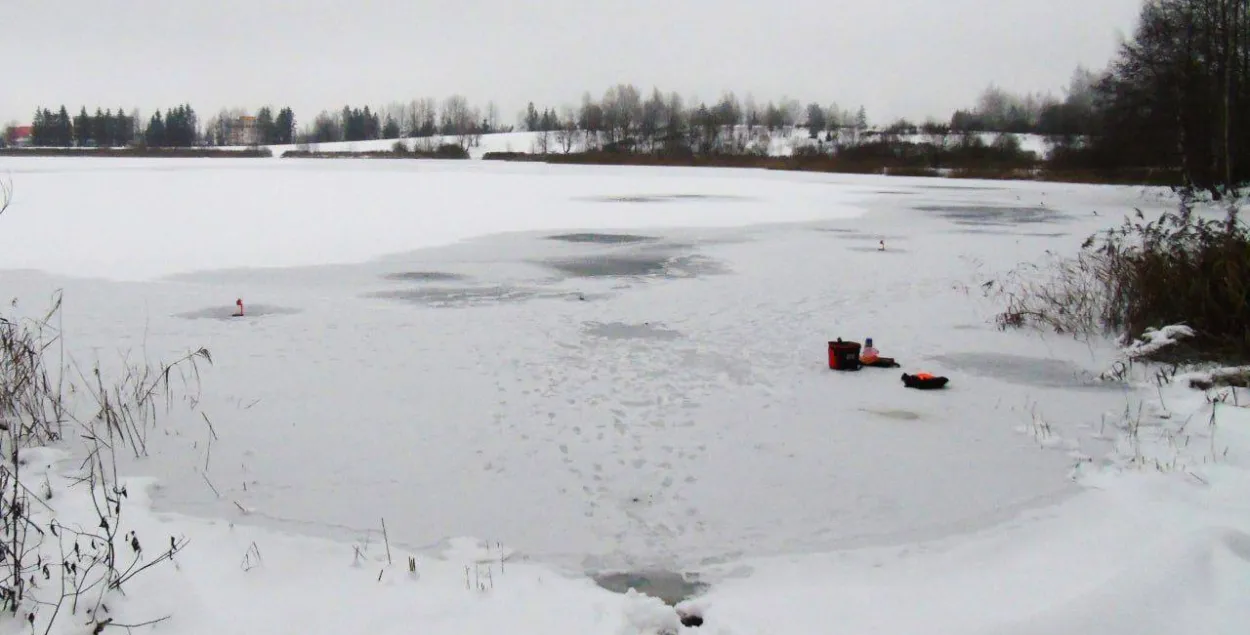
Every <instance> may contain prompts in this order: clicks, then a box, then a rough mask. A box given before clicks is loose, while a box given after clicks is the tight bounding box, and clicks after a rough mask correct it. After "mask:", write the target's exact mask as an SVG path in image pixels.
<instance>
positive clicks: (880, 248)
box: [877, 240, 885, 251]
mask: <svg viewBox="0 0 1250 635" xmlns="http://www.w3.org/2000/svg"><path fill="white" fill-rule="evenodd" d="M877 251H885V240H882V241H881V242H880V243H878V244H877Z"/></svg>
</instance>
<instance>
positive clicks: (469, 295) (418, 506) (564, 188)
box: [0, 157, 1164, 570]
mask: <svg viewBox="0 0 1250 635" xmlns="http://www.w3.org/2000/svg"><path fill="white" fill-rule="evenodd" d="M0 172H7V173H8V174H10V175H11V178H12V180H13V182H14V185H15V189H16V193H17V198H16V200H15V204H14V207H13V208H12V209H11V210H10V211H9V212H8V213H7V214H6V216H5V217H4V218H3V220H2V221H0V223H2V225H0V226H2V227H3V228H4V229H3V231H2V232H0V268H3V269H5V271H3V272H2V273H0V284H2V285H3V288H4V290H5V292H6V294H7V295H9V296H16V297H21V298H22V303H23V306H24V307H26V308H27V309H28V310H30V311H32V312H36V311H38V310H40V309H42V308H43V306H44V305H43V304H42V302H41V301H42V299H43V298H46V297H47V294H48V293H49V292H50V291H51V290H52V289H54V288H63V289H64V290H65V298H66V303H65V314H64V328H65V331H66V334H67V338H68V339H67V344H68V346H70V347H71V348H72V350H71V352H72V353H73V355H74V357H75V358H76V359H77V360H78V361H79V362H81V363H90V362H91V361H93V360H94V359H95V358H96V357H97V356H98V357H99V358H100V359H101V360H102V361H103V362H104V363H106V364H113V363H116V362H117V361H118V360H119V359H120V356H121V355H122V354H124V353H125V352H126V351H127V350H129V351H131V352H132V354H140V351H142V350H146V352H147V354H148V355H149V356H151V357H153V358H157V357H160V358H164V359H171V358H173V357H175V356H177V355H179V354H182V353H184V352H185V351H186V350H188V349H193V348H196V347H199V346H205V347H207V348H209V349H210V350H211V351H212V354H213V358H214V361H215V363H214V365H213V366H212V367H209V368H206V369H205V372H204V376H203V400H202V402H201V409H202V410H203V411H204V412H205V413H206V414H207V415H208V416H209V417H210V418H211V420H212V422H213V425H214V428H215V430H216V434H217V437H218V438H217V439H216V440H215V441H212V442H211V450H210V449H209V448H210V444H209V431H208V430H207V427H206V425H205V424H204V422H203V419H202V418H201V417H200V415H199V414H198V413H187V412H184V411H179V410H175V412H174V413H173V414H172V415H171V416H172V417H173V419H171V420H170V421H169V422H168V425H167V426H166V428H165V431H162V432H159V433H157V434H156V435H154V437H153V441H152V443H153V445H152V456H150V457H148V458H146V459H143V460H142V461H138V462H132V463H129V464H128V465H127V466H126V467H127V469H128V470H129V471H132V472H134V473H141V474H150V475H154V476H157V477H159V479H160V483H161V485H160V489H159V490H158V492H157V493H156V504H157V505H158V507H160V508H162V509H167V510H172V511H179V512H187V513H190V514H194V515H200V516H208V517H226V518H231V519H233V520H235V521H236V522H253V523H262V524H266V525H274V526H279V527H282V528H286V529H292V530H297V531H301V532H308V533H312V534H318V535H328V536H332V537H342V538H345V539H356V538H357V537H359V536H362V535H363V534H364V533H365V532H368V531H372V530H375V529H376V528H377V527H378V526H379V524H380V522H381V519H382V518H383V517H385V519H386V524H387V527H388V530H389V533H390V538H391V540H392V542H394V543H397V544H402V545H407V546H410V547H413V548H422V547H429V546H435V545H440V544H443V543H444V541H445V540H447V539H449V538H452V537H456V536H464V535H471V536H478V537H481V538H483V539H488V540H490V541H499V542H501V543H503V544H505V545H508V546H511V547H512V548H515V549H517V550H518V551H519V552H520V553H521V554H523V555H524V556H527V557H529V558H531V559H533V560H537V561H542V562H547V563H552V564H555V565H558V566H562V567H568V568H570V569H576V570H611V569H631V568H632V569H638V568H644V567H659V568H670V569H698V568H699V567H701V566H707V565H711V564H715V563H720V562H725V561H729V560H733V559H736V558H741V557H748V556H750V557H754V556H765V555H775V554H786V553H804V552H814V551H827V550H830V549H837V548H845V547H856V546H869V545H889V544H901V543H910V542H915V541H919V540H924V539H929V538H937V537H942V536H947V535H951V534H955V533H964V532H969V531H973V530H976V529H979V528H983V527H986V526H989V525H992V524H995V523H999V522H1002V521H1004V520H1007V519H1009V518H1011V517H1012V516H1013V515H1015V514H1017V513H1018V512H1020V511H1021V510H1024V509H1029V508H1032V507H1036V506H1039V505H1044V504H1049V503H1053V502H1055V501H1057V500H1059V499H1061V498H1063V497H1065V496H1067V495H1069V494H1071V493H1073V492H1074V491H1075V489H1076V487H1075V485H1074V484H1073V483H1072V482H1071V480H1070V478H1069V474H1070V472H1071V470H1072V468H1073V466H1074V465H1076V464H1077V463H1079V462H1081V461H1083V460H1085V459H1086V458H1088V457H1099V456H1102V455H1103V453H1104V452H1105V450H1106V445H1105V442H1104V441H1101V440H1099V438H1098V436H1099V435H1098V434H1097V433H1098V432H1099V428H1100V425H1101V422H1102V417H1103V415H1104V413H1122V412H1123V411H1124V410H1125V408H1126V407H1132V405H1133V404H1135V403H1136V402H1135V399H1136V397H1135V396H1134V395H1132V394H1130V393H1127V392H1124V391H1123V390H1121V389H1116V388H1108V387H1106V386H1105V385H1099V384H1097V383H1095V382H1093V381H1092V375H1093V374H1096V373H1097V372H1099V371H1100V370H1102V369H1103V367H1104V366H1103V365H1104V364H1105V362H1106V361H1107V360H1108V355H1109V352H1108V349H1107V347H1106V346H1105V345H1104V344H1103V343H1092V344H1085V343H1080V342H1075V341H1071V340H1067V339H1063V338H1058V337H1049V338H1041V337H1038V336H1036V335H1032V334H1028V333H1003V332H999V331H998V330H996V329H995V327H994V326H993V323H992V318H993V315H994V312H995V311H996V310H997V309H998V308H999V307H998V306H996V305H995V304H993V303H992V302H989V301H987V300H986V299H985V298H983V296H982V294H981V291H980V287H979V285H980V283H981V282H984V281H987V280H989V279H992V278H993V277H995V276H996V275H999V274H1001V273H1003V272H1004V271H1006V270H1007V269H1009V268H1011V267H1013V266H1014V265H1016V264H1017V263H1019V262H1021V261H1025V260H1032V259H1036V258H1038V257H1040V256H1042V255H1043V254H1044V253H1046V252H1047V250H1051V251H1058V252H1072V251H1074V250H1075V249H1076V248H1077V247H1078V246H1079V244H1080V242H1081V241H1082V240H1083V239H1084V238H1085V237H1086V236H1087V235H1088V234H1089V233H1091V232H1092V231H1095V230H1097V229H1098V228H1100V227H1102V226H1103V223H1106V224H1114V223H1117V222H1118V220H1119V219H1120V218H1122V216H1123V214H1126V213H1129V212H1131V211H1132V209H1133V208H1134V207H1143V208H1151V207H1158V206H1162V205H1164V204H1163V203H1160V202H1158V201H1156V200H1154V199H1153V198H1151V197H1150V196H1149V195H1147V194H1144V193H1143V191H1142V190H1140V189H1134V188H1112V187H1093V186H1076V185H1060V184H1020V183H991V182H972V181H969V182H964V181H946V180H925V179H899V178H890V179H886V178H880V177H864V176H849V175H819V174H789V173H766V172H758V171H738V170H723V169H721V170H698V169H653V168H588V167H549V166H541V165H518V164H490V163H484V162H471V163H470V162H425V161H414V162H402V161H385V162H382V161H379V162H370V161H350V160H348V161H308V162H299V161H292V160H225V159H212V160H202V161H201V160H185V161H183V160H121V159H112V160H98V159H97V160H88V159H84V160H79V159H20V160H19V159H13V158H8V157H6V158H2V159H0ZM1095 211H1097V212H1098V215H1094V213H1093V212H1095ZM882 242H884V245H885V250H884V251H881V250H880V246H881V244H882ZM49 244H55V245H56V248H55V249H49V248H48V245H49ZM17 269H20V270H17ZM29 270H42V271H45V272H48V273H47V274H41V273H35V272H32V271H29ZM236 298H242V299H243V300H244V302H245V303H246V306H247V307H248V309H249V316H248V317H246V318H243V319H232V318H230V317H229V314H230V312H231V311H232V310H233V309H234V302H235V299H236ZM837 337H843V338H847V339H852V340H861V341H862V339H863V338H864V337H872V338H873V339H874V341H875V343H876V345H877V347H878V348H880V349H881V350H882V354H884V355H888V356H892V357H895V358H897V359H898V361H899V362H900V363H901V364H902V368H901V369H865V370H863V371H861V372H858V373H834V372H831V371H829V370H828V368H827V366H826V358H825V356H826V350H825V349H826V342H827V341H828V340H831V339H835V338H837ZM920 370H926V371H929V372H933V373H935V374H943V375H946V376H948V377H950V378H951V384H950V388H949V389H948V390H946V391H941V392H920V391H912V390H907V389H905V388H903V386H902V383H901V381H900V380H899V375H900V373H901V372H902V371H907V372H916V371H920ZM206 466H207V467H206ZM210 482H211V483H212V487H210V486H209V485H208V483H210ZM214 488H215V491H214ZM240 507H241V508H245V509H248V510H251V513H249V514H247V515H243V514H241V513H240Z"/></svg>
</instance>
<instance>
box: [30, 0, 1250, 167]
mask: <svg viewBox="0 0 1250 635" xmlns="http://www.w3.org/2000/svg"><path fill="white" fill-rule="evenodd" d="M1064 92H1065V95H1064V96H1063V97H1062V98H1058V97H1054V96H1052V95H1045V94H1027V95H1015V94H1012V93H1009V92H1007V91H1005V90H1002V89H1000V88H998V87H996V86H993V85H991V86H990V87H989V88H987V89H986V90H985V91H984V92H983V93H982V94H981V95H980V96H979V98H978V99H977V100H976V102H975V105H974V106H972V107H969V108H964V109H958V110H956V111H955V112H954V113H953V114H952V115H951V117H950V118H949V120H947V121H937V120H933V119H930V120H927V121H925V122H923V123H919V124H917V123H915V122H911V121H907V120H905V119H900V120H896V121H893V122H886V123H881V124H878V125H876V126H870V125H869V119H868V113H867V112H866V111H865V110H864V108H862V107H860V108H858V109H856V110H847V109H843V108H841V107H840V106H838V105H837V104H824V105H822V104H819V103H808V104H807V105H806V106H804V105H802V103H801V102H800V101H798V100H796V99H789V98H786V99H782V100H780V101H768V102H765V103H760V102H757V101H756V100H755V99H753V98H752V97H751V96H750V95H748V96H747V97H746V98H745V99H739V98H738V97H737V96H736V95H735V94H734V93H733V92H725V93H724V94H723V95H721V97H720V98H719V99H717V100H716V101H714V102H712V103H707V102H704V101H699V102H697V103H694V102H693V100H692V101H691V102H690V103H687V101H686V100H685V99H683V98H682V97H681V96H680V95H679V94H678V93H676V92H668V93H664V92H661V91H660V90H659V89H658V88H655V89H652V91H651V92H650V93H649V94H646V95H644V94H643V92H642V91H640V90H639V89H638V88H637V87H636V86H634V85H632V84H618V85H615V86H612V87H610V88H608V89H607V90H606V91H605V92H604V93H603V95H602V96H601V97H599V98H598V99H596V98H594V97H592V96H591V95H590V93H585V94H584V95H583V97H582V99H581V103H580V104H578V105H567V104H566V105H564V106H561V107H559V108H556V107H552V106H544V107H539V106H537V105H535V104H534V103H532V102H531V103H529V104H528V105H527V106H526V108H525V109H524V110H523V111H522V112H521V113H519V114H518V116H517V123H518V124H519V126H518V127H519V128H520V129H523V130H528V131H534V132H538V133H544V134H540V135H537V146H536V147H535V148H534V150H535V151H538V152H542V153H547V152H551V151H561V152H565V153H568V152H572V151H574V150H578V151H592V152H593V151H613V152H634V153H637V152H649V153H663V152H688V153H695V154H718V153H720V154H733V153H749V152H755V151H758V147H759V144H758V143H756V141H758V139H759V137H760V136H761V135H767V134H768V133H771V132H773V131H776V130H789V129H793V128H795V127H804V128H806V132H807V134H808V135H809V136H810V137H811V138H812V139H814V140H816V141H817V144H815V145H816V148H817V151H818V152H827V153H831V154H832V153H837V152H840V151H843V150H844V149H846V148H847V147H848V146H860V145H863V144H865V143H867V144H873V143H888V142H890V140H892V139H897V138H898V136H900V135H921V136H922V139H921V140H919V141H917V140H916V139H912V140H911V141H912V142H913V143H914V142H919V143H926V142H928V143H934V142H940V143H945V142H946V141H945V140H946V139H947V138H948V137H949V136H950V135H965V136H966V134H967V133H973V132H992V133H1032V134H1038V135H1043V136H1045V137H1046V138H1047V139H1048V140H1050V142H1051V144H1052V146H1053V148H1052V151H1051V153H1050V154H1051V159H1050V161H1051V163H1052V164H1055V165H1063V166H1066V167H1070V168H1074V169H1094V170H1113V169H1117V168H1121V167H1141V168H1167V169H1173V170H1178V171H1180V172H1181V173H1182V175H1183V178H1184V180H1185V183H1186V184H1189V185H1195V186H1197V187H1199V188H1202V189H1207V190H1212V191H1214V190H1216V189H1219V188H1224V189H1228V188H1231V187H1232V186H1233V185H1235V184H1236V183H1239V182H1242V181H1245V180H1247V179H1250V163H1248V162H1247V161H1246V160H1245V158H1244V157H1246V155H1247V151H1248V150H1250V125H1248V124H1250V0H1145V2H1144V3H1143V7H1142V10H1141V13H1140V15H1139V19H1138V24H1137V26H1136V29H1135V31H1134V33H1133V37H1132V38H1130V39H1129V40H1127V41H1126V42H1124V43H1122V44H1121V46H1120V47H1119V50H1118V51H1117V52H1116V54H1115V55H1114V57H1113V59H1112V60H1111V61H1110V63H1109V65H1108V66H1107V67H1106V68H1105V69H1103V70H1102V71H1097V72H1095V71H1091V70H1088V69H1085V68H1078V69H1076V71H1075V72H1074V73H1073V76H1072V79H1071V81H1070V83H1069V85H1068V86H1067V87H1066V89H1065V91H1064ZM245 114H246V113H245V111H241V110H236V111H224V110H223V111H222V112H221V113H219V114H218V115H217V116H215V117H213V118H212V119H210V120H209V121H208V122H207V123H206V124H205V125H204V126H200V125H199V120H198V117H197V116H196V114H195V111H194V110H193V109H192V108H191V107H190V106H189V105H183V106H179V107H177V108H174V109H170V110H167V111H166V112H165V113H164V115H163V116H162V114H161V113H160V112H159V111H158V112H157V113H156V114H154V115H152V117H151V118H150V119H149V120H148V121H147V122H146V125H144V126H140V125H138V122H139V118H138V113H137V111H132V112H131V114H130V115H125V114H123V112H122V110H121V109H118V110H117V111H116V112H114V111H112V110H105V111H103V112H101V111H100V110H99V109H96V111H95V114H94V115H91V114H88V112H87V109H86V108H83V109H82V110H81V111H80V113H79V114H78V115H77V116H76V117H70V115H69V114H68V112H67V111H66V109H65V108H64V107H62V108H61V109H60V110H59V111H58V112H56V113H53V112H51V111H49V110H46V109H41V110H39V111H37V112H36V115H35V123H34V128H35V130H34V135H33V136H34V137H35V139H34V141H35V143H36V144H37V145H48V146H74V145H88V144H94V145H103V146H125V145H132V144H142V145H148V146H188V145H232V143H231V141H232V140H234V139H235V136H234V135H232V131H233V129H234V127H235V126H237V125H239V122H240V121H241V117H243V116H244V115H245ZM256 122H257V123H256V124H255V126H256V127H257V128H258V132H257V134H256V137H255V139H254V140H253V141H254V143H256V144H282V143H296V144H305V143H323V142H333V141H368V140H373V139H401V138H421V137H435V136H452V137H457V138H458V139H459V140H460V142H461V144H462V145H464V146H471V145H474V144H476V142H477V140H478V139H480V136H481V135H483V134H489V133H493V132H508V131H512V130H514V129H516V128H515V127H514V126H511V125H504V124H502V123H501V122H500V115H499V111H498V108H497V107H496V106H495V105H494V104H493V103H488V104H487V105H486V107H485V109H484V110H483V109H480V108H478V107H477V106H474V105H472V104H470V103H469V101H468V100H467V99H466V98H465V97H463V96H460V95H453V96H451V97H448V98H446V99H443V100H441V101H439V100H435V99H433V98H423V99H416V100H412V101H410V102H408V103H392V104H390V105H387V106H384V107H381V108H377V109H372V108H370V107H369V106H364V107H352V106H344V107H343V108H341V109H339V110H325V111H322V112H320V113H318V114H317V115H316V116H315V117H313V118H312V119H311V120H310V121H308V122H306V123H304V124H303V125H302V127H299V128H298V129H297V122H296V119H295V115H294V113H293V112H292V111H291V109H290V108H283V109H281V110H280V111H279V112H278V114H277V115H274V114H273V110H272V109H270V108H268V107H266V108H262V109H261V110H260V111H259V112H258V114H257V116H256ZM926 139H927V140H928V141H925V140H926Z"/></svg>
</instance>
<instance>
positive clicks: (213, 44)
mask: <svg viewBox="0 0 1250 635" xmlns="http://www.w3.org/2000/svg"><path fill="white" fill-rule="evenodd" d="M1140 5H1141V0H788V1H785V0H772V1H768V0H630V1H626V0H245V1H243V0H213V1H208V0H202V1H201V0H0V24H4V25H5V27H4V29H3V36H0V59H4V60H5V62H6V63H5V65H4V70H3V71H2V75H0V77H2V79H0V82H2V85H0V121H8V120H10V119H16V120H19V121H21V122H23V123H26V122H29V120H30V118H31V114H32V113H33V112H34V109H35V108H36V106H40V105H43V106H47V107H49V108H57V107H59V106H60V104H62V103H64V104H65V105H66V106H67V107H68V108H69V109H70V110H71V111H72V112H77V111H78V108H79V106H80V105H87V106H88V107H89V108H92V107H94V106H96V105H99V106H101V107H111V108H117V107H119V106H123V107H125V108H126V109H127V110H129V109H131V108H134V107H137V108H139V109H140V111H141V112H142V113H144V116H145V117H146V116H147V115H149V114H150V113H151V112H152V111H153V109H155V108H161V109H164V108H167V107H170V106H174V105H177V104H179V103H183V102H189V103H191V105H192V106H194V107H195V108H196V109H197V111H198V112H199V113H200V114H201V117H202V118H207V117H208V116H209V115H211V114H213V113H216V112H217V111H218V110H219V109H220V108H223V107H244V108H248V109H249V110H254V109H255V108H257V107H259V106H262V105H266V104H271V105H275V106H283V105H289V106H291V107H292V108H294V109H295V113H296V117H297V119H298V120H299V121H300V122H307V121H311V120H312V118H313V116H315V114H316V113H317V112H319V111H320V110H322V109H336V108H340V107H342V106H343V105H344V104H352V105H365V104H369V105H374V106H376V105H381V104H386V103H390V102H393V101H408V100H410V99H412V98H415V97H425V96H430V97H437V98H440V99H441V98H443V97H445V96H447V95H449V94H453V93H459V94H463V95H465V96H467V97H468V98H469V99H470V100H471V101H472V102H474V103H475V104H479V105H484V104H485V102H486V101H487V100H494V101H495V102H496V103H497V104H498V106H499V107H500V109H501V114H502V115H503V119H504V120H505V121H507V122H509V123H511V122H514V120H515V118H516V117H515V115H516V113H517V112H518V111H519V110H520V109H521V108H523V107H524V106H525V103H526V102H527V101H530V100H533V101H534V102H535V103H536V104H538V105H539V106H540V107H542V106H543V105H552V106H559V105H560V104H562V103H569V104H574V103H577V102H579V101H580V98H581V95H582V93H583V92H584V91H590V92H591V94H592V95H595V96H596V97H598V96H600V95H602V94H603V91H604V90H605V89H606V88H607V87H608V86H610V85H612V84H615V83H633V84H635V85H636V86H638V87H639V88H640V89H641V90H643V91H644V92H649V91H650V89H651V87H652V86H658V87H659V88H660V89H661V90H664V91H666V92H667V91H669V90H675V91H677V92H679V93H680V94H681V95H683V96H685V97H687V98H689V97H698V98H700V99H705V100H709V101H711V100H715V99H716V97H717V96H718V95H719V94H720V93H721V92H722V91H723V90H733V91H734V92H735V93H737V94H738V96H739V97H744V96H745V95H746V94H747V93H752V94H754V95H755V97H756V99H757V100H759V101H761V102H763V101H767V100H768V99H779V98H781V97H783V96H789V97H794V98H797V99H799V100H801V101H802V102H803V103H807V102H809V101H818V102H821V103H822V104H826V105H827V104H829V103H830V102H836V103H838V104H839V105H840V106H842V107H843V108H848V109H853V108H857V107H858V106H860V105H861V104H862V105H864V106H865V107H866V108H867V110H868V115H869V118H870V119H871V120H872V121H874V122H881V121H885V120H890V119H894V118H896V117H899V116H906V117H909V118H912V119H916V120H923V119H924V118H925V117H926V116H930V115H932V116H935V117H938V118H940V119H945V118H946V117H948V116H949V115H950V113H951V111H952V110H953V109H955V108H957V107H962V106H966V105H971V104H972V103H973V102H974V100H975V98H976V96H977V94H979V93H980V92H981V90H982V89H983V88H985V86H986V85H988V84H989V83H990V82H994V83H996V84H998V85H1000V86H1002V87H1004V88H1007V89H1009V90H1013V91H1032V90H1049V91H1053V92H1054V93H1055V94H1057V95H1058V94H1060V91H1061V90H1062V88H1063V87H1064V86H1065V85H1066V84H1067V81H1068V78H1069V77H1070V76H1071V74H1072V71H1073V69H1074V68H1075V67H1076V66H1077V65H1078V64H1084V65H1086V66H1090V67H1092V68H1102V67H1103V66H1104V65H1105V64H1106V62H1107V61H1108V60H1109V59H1110V57H1111V55H1112V54H1113V53H1114V51H1115V48H1116V46H1117V41H1118V39H1117V38H1118V37H1119V36H1120V35H1125V36H1127V35H1129V34H1131V33H1132V29H1133V25H1134V23H1135V19H1136V16H1137V13H1138V9H1139V7H1140Z"/></svg>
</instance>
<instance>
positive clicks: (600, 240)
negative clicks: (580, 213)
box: [548, 232, 656, 245]
mask: <svg viewBox="0 0 1250 635" xmlns="http://www.w3.org/2000/svg"><path fill="white" fill-rule="evenodd" d="M548 238H549V239H551V240H562V241H564V242H569V243H595V244H599V245H620V244H626V243H645V242H650V241H653V240H656V239H655V238H654V237H653V236H636V235H633V234H598V233H589V232H588V233H581V234H558V235H555V236H548Z"/></svg>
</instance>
